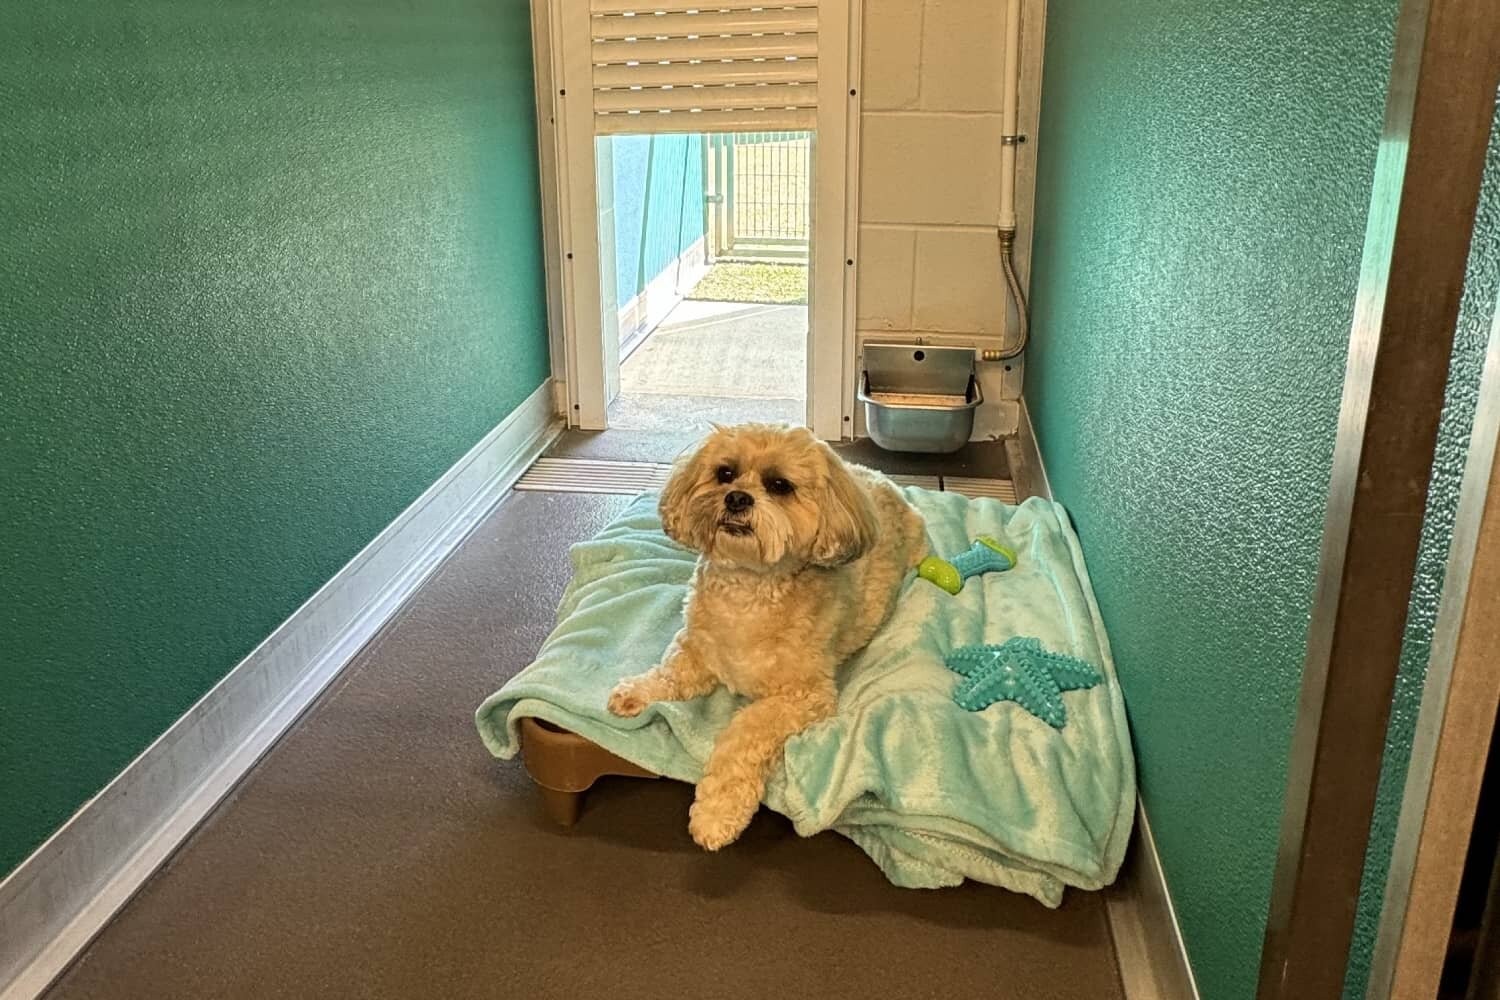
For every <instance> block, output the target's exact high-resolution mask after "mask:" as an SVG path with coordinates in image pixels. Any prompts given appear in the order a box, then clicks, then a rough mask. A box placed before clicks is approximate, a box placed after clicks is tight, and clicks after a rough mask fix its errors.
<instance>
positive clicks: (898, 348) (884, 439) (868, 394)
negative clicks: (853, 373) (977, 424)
mask: <svg viewBox="0 0 1500 1000" xmlns="http://www.w3.org/2000/svg"><path fill="white" fill-rule="evenodd" d="M859 401H860V402H861V403H863V404H864V407H865V429H866V430H867V431H868V432H869V434H870V439H871V440H872V441H874V442H875V443H876V444H878V445H879V446H880V447H882V448H884V449H886V450H887V451H910V452H925V453H929V454H946V453H948V452H954V451H958V450H959V449H960V448H962V447H963V446H964V445H965V444H966V443H968V440H969V438H970V436H971V435H972V434H973V433H974V411H975V410H976V409H978V408H979V404H980V403H983V402H984V393H983V392H981V391H980V388H979V379H978V378H977V377H976V376H975V374H974V349H973V348H971V347H928V346H925V345H922V344H866V345H865V350H864V370H863V371H862V372H861V373H860V379H859Z"/></svg>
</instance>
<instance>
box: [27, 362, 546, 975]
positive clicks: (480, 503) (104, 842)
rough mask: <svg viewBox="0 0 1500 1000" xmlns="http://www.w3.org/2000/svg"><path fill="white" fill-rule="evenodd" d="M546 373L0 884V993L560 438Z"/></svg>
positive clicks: (122, 879) (51, 969)
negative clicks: (540, 382)
mask: <svg viewBox="0 0 1500 1000" xmlns="http://www.w3.org/2000/svg"><path fill="white" fill-rule="evenodd" d="M552 392H553V389H552V384H551V382H550V380H549V381H548V382H547V383H545V384H543V385H542V387H541V388H539V389H538V390H537V391H536V392H535V393H533V394H532V395H531V396H530V397H528V398H527V399H526V401H525V402H523V403H522V404H521V405H520V406H519V407H517V408H516V410H515V412H514V413H512V414H511V415H510V416H509V417H507V418H506V419H505V420H504V421H503V422H502V423H500V425H499V426H497V427H496V428H495V429H494V430H493V431H491V432H490V433H489V434H487V435H486V436H485V438H484V440H482V441H480V442H479V444H477V445H476V446H475V447H474V448H473V449H471V450H470V451H469V453H468V454H467V455H465V456H464V457H463V458H462V459H460V460H459V461H458V462H457V464H455V465H454V466H453V467H452V468H451V469H449V470H448V471H447V472H446V473H444V475H443V476H442V478H441V479H439V480H438V481H437V482H436V483H434V484H433V485H432V486H431V487H430V488H429V489H428V490H427V491H426V492H424V493H423V494H422V496H421V497H419V498H418V499H417V500H416V501H415V502H414V503H412V505H411V506H410V507H408V508H407V509H406V510H405V511H404V512H402V514H401V515H400V516H399V517H397V518H396V520H394V521H393V522H391V524H390V525H389V526H388V527H387V528H386V529H385V530H384V531H382V532H381V533H380V534H379V535H378V536H377V537H376V538H375V539H374V540H373V541H372V542H370V544H369V545H367V546H365V548H364V549H363V550H362V551H361V552H360V553H359V554H358V555H356V556H355V557H354V558H353V559H351V560H350V561H349V563H348V564H347V565H346V566H344V568H343V569H341V570H339V572H338V573H337V574H336V575H335V576H334V577H333V579H331V580H329V581H328V582H327V583H326V584H324V585H323V587H322V588H320V589H319V590H318V592H317V593H316V594H314V595H313V596H312V597H311V598H309V599H308V601H307V603H305V604H303V605H302V607H301V608H299V609H298V610H297V611H296V612H295V613H294V614H293V615H292V616H291V617H290V618H288V619H287V620H286V621H285V622H283V623H282V624H281V626H280V627H278V628H277V629H276V631H275V632H273V633H272V634H271V635H270V636H269V637H268V638H266V639H265V640H264V641H263V642H262V643H261V644H260V645H259V646H257V647H256V648H255V649H254V650H253V651H252V652H251V653H250V654H249V655H248V656H246V657H245V658H244V659H243V660H241V661H240V663H239V664H238V665H236V666H235V667H234V669H233V670H231V671H230V672H229V673H228V675H226V676H225V677H224V679H223V680H221V681H220V682H219V683H218V684H217V685H215V686H214V687H213V689H212V690H210V691H209V692H208V693H207V694H205V695H204V696H203V697H202V698H201V699H200V700H199V701H198V703H197V704H195V705H194V706H193V707H192V708H190V709H188V711H187V712H186V713H185V714H184V715H183V716H182V717H181V718H180V719H178V720H177V721H176V722H175V723H173V725H172V727H171V728H170V729H168V730H167V732H166V733H164V734H163V735H162V736H161V737H159V738H158V739H157V740H156V741H155V742H154V743H152V744H151V745H150V746H149V747H147V748H146V749H145V750H144V751H143V752H142V753H141V755H140V756H139V757H137V758H136V759H135V760H134V761H132V762H131V763H130V765H129V766H128V767H126V768H125V770H124V771H122V772H121V773H120V774H119V775H118V776H117V777H116V778H115V779H114V780H113V781H112V782H110V783H109V785H108V786H106V787H105V788H104V790H103V791H101V792H100V793H99V794H98V795H96V796H94V798H92V799H90V800H89V801H88V802H87V803H85V804H84V806H83V807H82V808H80V809H79V810H78V812H77V813H75V814H74V815H73V817H72V818H71V819H69V820H68V822H67V823H65V824H64V825H63V826H62V827H61V828H60V829H59V830H58V831H57V832H56V833H54V834H53V835H52V836H51V837H50V838H49V839H48V840H47V841H46V842H45V843H44V844H42V846H41V847H39V848H37V850H36V851H35V852H34V853H33V854H32V855H31V856H30V857H29V858H27V859H26V860H25V861H24V862H22V864H21V865H20V867H18V868H17V869H16V870H15V871H14V872H12V873H11V874H10V876H9V877H7V878H6V879H5V880H4V881H3V882H0V1000H33V998H35V997H37V996H39V995H40V994H41V993H42V992H43V991H45V990H46V989H47V987H48V986H49V985H50V984H51V983H52V982H53V980H54V979H56V977H57V976H58V975H59V974H60V973H61V972H62V971H63V970H64V969H66V968H67V966H68V965H69V963H71V962H72V961H73V959H74V958H75V957H76V956H77V955H78V954H79V953H80V952H81V951H82V950H83V949H84V948H85V947H86V946H87V945H88V943H89V941H91V940H92V939H93V937H94V935H95V934H97V933H98V932H99V931H100V930H101V929H102V928H103V927H104V925H105V924H106V923H107V922H108V921H109V919H110V918H111V917H112V916H113V915H114V914H115V912H116V911H118V910H119V908H120V907H121V906H123V905H124V904H125V903H126V902H127V901H128V900H129V899H130V897H131V896H132V895H133V894H134V893H135V892H136V890H137V889H139V888H140V886H141V885H142V884H143V883H144V882H145V881H146V879H148V878H149V877H150V876H151V874H152V873H153V872H155V871H156V870H157V868H158V867H159V866H160V865H161V864H162V863H163V862H164V861H166V860H167V858H168V857H169V856H170V855H171V854H172V852H173V851H174V850H175V849H176V848H177V847H178V845H180V844H181V843H182V842H183V841H184V840H185V839H186V838H187V837H188V835H189V834H191V833H192V832H193V830H194V829H195V828H196V827H197V825H198V824H199V823H200V822H202V820H203V819H204V818H205V817H206V816H208V814H209V813H210V811H212V810H213V808H214V807H215V806H216V805H217V804H218V803H219V802H220V800H221V799H222V798H223V797H224V796H225V795H226V794H227V793H228V792H229V791H230V790H231V789H232V788H233V787H234V786H235V784H236V783H237V782H238V781H239V780H240V779H241V778H242V777H244V775H245V774H246V772H247V771H249V770H250V768H251V767H252V766H254V764H255V763H256V761H257V760H259V759H260V757H261V756H262V755H263V754H265V753H266V751H267V750H269V749H270V748H271V747H272V745H273V744H275V742H276V740H277V739H278V738H279V737H280V736H281V734H282V733H284V732H285V731H286V730H287V728H288V727H289V726H290V725H291V724H292V723H293V722H295V721H296V720H297V718H298V716H299V715H301V713H302V712H303V711H304V710H305V709H306V708H307V707H308V706H309V705H310V704H311V703H312V701H313V700H314V699H315V698H316V697H317V696H318V694H319V693H320V692H321V691H322V690H323V689H324V688H325V687H326V686H327V684H328V682H329V681H331V680H332V679H333V678H334V677H335V676H337V674H338V673H339V671H340V670H341V669H342V668H343V667H344V666H345V665H346V664H347V663H348V662H349V661H350V660H351V659H352V658H353V657H354V655H355V654H356V653H357V652H358V651H359V650H360V648H361V647H362V646H363V645H364V644H365V643H366V642H367V641H369V639H370V638H372V637H373V636H374V635H375V633H376V632H377V631H378V630H379V629H380V628H381V627H382V626H383V625H384V624H385V622H386V621H387V620H389V618H390V617H391V615H392V614H394V613H395V612H396V611H397V610H398V609H399V608H400V607H401V605H402V604H403V603H404V602H405V601H406V600H407V599H408V598H409V597H410V596H411V594H412V593H413V592H414V591H415V590H416V589H417V588H418V587H419V586H421V584H422V582H423V581H424V580H425V579H426V578H427V576H428V575H429V574H430V573H431V572H432V571H433V569H435V568H436V567H437V566H438V564H439V563H441V562H442V560H443V559H444V558H445V557H446V556H447V555H448V554H449V553H450V552H452V551H453V549H454V548H455V547H457V545H458V544H459V543H460V542H461V541H463V539H464V537H465V536H466V535H467V534H468V533H469V532H470V531H471V530H472V529H473V527H474V526H475V525H476V524H478V522H479V521H480V519H482V518H483V517H484V516H485V515H486V514H487V513H488V512H489V511H490V510H491V509H492V508H493V507H494V505H495V503H496V502H497V501H499V499H500V498H501V497H502V496H503V495H504V493H505V491H506V490H507V489H508V488H509V487H510V486H511V484H512V483H514V482H515V480H516V479H517V478H518V477H519V476H520V474H521V472H522V471H523V470H524V469H526V468H527V466H528V465H530V464H531V462H532V460H533V459H534V458H535V457H536V456H537V455H539V454H540V453H541V452H542V451H543V450H544V449H545V448H546V447H547V446H548V445H549V444H550V443H551V441H552V440H553V438H555V437H556V436H557V434H558V433H560V431H561V429H562V424H561V423H560V421H558V419H557V418H556V416H555V411H554V408H553V401H552Z"/></svg>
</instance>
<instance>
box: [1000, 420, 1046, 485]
mask: <svg viewBox="0 0 1500 1000" xmlns="http://www.w3.org/2000/svg"><path fill="white" fill-rule="evenodd" d="M1018 405H1019V409H1020V416H1019V419H1018V421H1017V430H1016V434H1015V436H1014V437H1010V438H1006V440H1005V457H1006V458H1007V459H1008V460H1009V461H1010V477H1011V478H1012V479H1013V480H1015V483H1016V492H1018V493H1019V494H1020V495H1021V496H1023V497H1032V496H1035V497H1046V498H1047V499H1048V500H1051V499H1052V484H1051V483H1050V482H1049V481H1048V480H1047V467H1046V465H1044V464H1043V463H1042V451H1041V447H1040V446H1039V445H1038V444H1037V440H1036V427H1035V425H1033V424H1032V422H1031V409H1030V407H1028V406H1027V405H1026V400H1024V399H1022V400H1020V402H1019V404H1018Z"/></svg>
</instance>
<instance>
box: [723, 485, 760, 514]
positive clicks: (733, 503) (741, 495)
mask: <svg viewBox="0 0 1500 1000" xmlns="http://www.w3.org/2000/svg"><path fill="white" fill-rule="evenodd" d="M724 506H725V507H728V508H729V512H730V513H731V514H738V513H739V512H740V511H742V510H749V509H750V508H751V507H754V506H755V498H754V497H752V496H751V495H750V494H748V493H746V492H745V491H744V490H730V491H729V493H728V494H726V495H725V497H724Z"/></svg>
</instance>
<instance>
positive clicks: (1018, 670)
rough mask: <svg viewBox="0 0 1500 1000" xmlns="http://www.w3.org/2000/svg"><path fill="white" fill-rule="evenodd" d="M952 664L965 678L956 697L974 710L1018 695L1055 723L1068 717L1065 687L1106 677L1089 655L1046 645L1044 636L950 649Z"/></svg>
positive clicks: (1091, 683)
mask: <svg viewBox="0 0 1500 1000" xmlns="http://www.w3.org/2000/svg"><path fill="white" fill-rule="evenodd" d="M944 662H946V663H947V665H948V669H949V670H952V671H954V672H955V673H958V674H962V675H963V676H964V678H965V679H964V680H962V681H960V682H959V684H958V687H957V688H955V689H954V691H953V700H954V701H956V702H958V704H959V707H960V708H966V709H968V710H969V711H971V712H978V711H979V710H981V709H984V708H988V707H989V706H991V705H993V704H995V703H996V702H1000V701H1013V702H1015V703H1016V704H1017V705H1020V706H1021V707H1022V708H1024V709H1026V711H1028V712H1030V713H1031V714H1032V715H1034V716H1036V717H1037V718H1038V719H1041V720H1042V721H1043V722H1045V723H1047V724H1048V725H1049V726H1051V727H1052V728H1053V729H1061V728H1062V727H1063V726H1065V725H1066V724H1067V722H1068V712H1067V709H1066V708H1064V707H1063V700H1062V693H1063V692H1064V691H1082V690H1084V689H1086V688H1091V687H1093V686H1095V685H1096V684H1100V683H1103V681H1104V677H1103V675H1102V674H1100V673H1099V671H1097V670H1095V669H1094V668H1093V666H1092V665H1090V664H1089V663H1088V662H1087V661H1085V660H1080V659H1078V658H1077V657H1074V656H1065V655H1064V654H1062V653H1052V652H1049V651H1047V650H1045V649H1043V648H1042V642H1041V640H1040V639H1032V638H1029V637H1027V636H1020V635H1018V636H1016V637H1015V638H1013V639H1007V640H1006V641H1005V642H1004V643H1002V644H1001V645H999V646H993V645H989V646H964V647H962V648H960V649H955V650H954V651H953V652H951V653H949V654H948V656H947V659H946V660H945V661H944Z"/></svg>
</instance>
